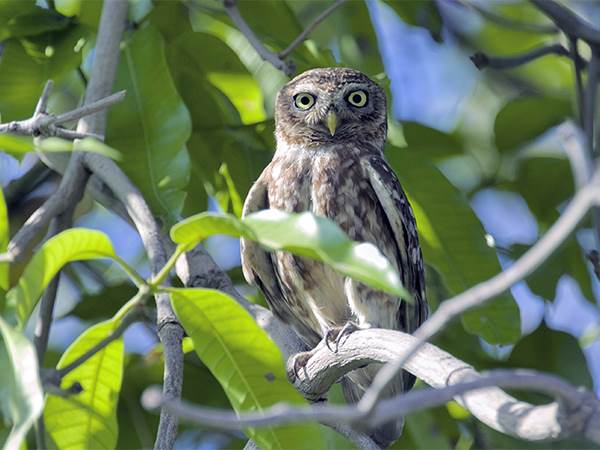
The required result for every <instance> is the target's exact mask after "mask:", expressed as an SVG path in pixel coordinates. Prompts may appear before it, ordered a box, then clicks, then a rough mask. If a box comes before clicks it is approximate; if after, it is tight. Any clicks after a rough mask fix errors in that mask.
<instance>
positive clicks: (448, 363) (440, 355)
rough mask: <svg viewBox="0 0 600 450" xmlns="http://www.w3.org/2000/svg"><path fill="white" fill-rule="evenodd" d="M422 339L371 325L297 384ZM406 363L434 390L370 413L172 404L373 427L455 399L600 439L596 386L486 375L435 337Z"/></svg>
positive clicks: (202, 412)
mask: <svg viewBox="0 0 600 450" xmlns="http://www.w3.org/2000/svg"><path fill="white" fill-rule="evenodd" d="M416 341H417V339H416V338H415V337H413V336H411V335H409V334H406V333H402V332H398V331H392V330H383V329H367V330H359V331H356V332H354V333H352V334H350V335H348V336H347V338H345V339H344V340H343V341H342V343H341V344H340V347H339V350H338V352H337V353H335V352H332V351H331V350H329V348H328V347H327V345H326V344H325V343H324V342H321V343H320V344H319V345H318V346H317V348H316V349H315V350H314V352H313V355H312V356H311V358H310V359H309V360H308V362H307V364H306V366H305V367H304V369H303V370H301V371H300V373H299V378H298V379H297V380H296V383H295V384H296V387H298V388H299V389H300V390H301V392H303V393H307V394H308V395H309V396H310V397H322V395H323V393H324V392H326V391H327V390H328V389H329V388H330V387H331V385H332V384H333V383H334V382H335V381H336V380H338V379H339V378H340V377H341V376H343V375H344V374H346V373H348V372H350V371H352V370H354V369H357V368H359V367H363V366H364V365H366V364H370V363H386V362H388V361H393V360H396V359H397V358H398V357H399V356H400V355H402V354H404V353H405V352H406V351H407V349H409V348H410V347H411V346H412V345H414V343H415V342H416ZM405 369H406V370H408V371H409V372H411V373H413V374H414V375H415V376H417V377H418V378H420V379H422V380H423V381H425V382H426V383H427V384H429V385H431V386H432V387H433V388H434V389H421V390H414V391H410V392H408V393H404V394H401V395H399V396H396V397H394V398H390V399H385V400H381V401H380V402H379V403H378V404H377V406H376V409H375V410H374V413H373V414H372V415H371V416H369V417H366V416H365V415H364V413H363V412H362V411H360V409H359V408H357V407H356V406H355V405H352V406H338V405H322V404H317V405H313V406H311V407H293V406H290V405H274V406H272V407H271V408H268V409H267V410H264V411H262V412H259V413H243V414H239V415H236V414H235V413H234V412H232V411H226V410H215V409H212V408H202V407H198V406H192V405H190V404H188V403H185V402H181V403H176V402H169V401H167V404H168V407H169V408H172V409H173V410H174V411H177V413H178V414H180V415H181V417H182V418H185V419H186V420H189V421H192V422H194V423H201V424H204V425H209V426H212V427H216V428H220V429H228V430H239V429H243V428H246V427H254V426H265V425H278V424H284V423H290V422H302V421H308V420H318V421H321V422H325V423H331V422H332V421H333V422H338V423H350V424H358V425H360V424H363V425H366V426H367V427H373V426H377V425H379V424H381V423H385V422H387V421H389V420H390V419H392V418H397V417H399V416H402V415H405V414H408V413H410V412H413V411H418V410H421V409H424V408H430V407H433V406H437V405H440V404H444V403H446V402H447V401H449V400H451V399H452V398H455V399H456V400H457V401H458V402H459V403H461V404H462V405H464V406H465V407H466V408H467V409H468V410H469V411H471V413H472V414H473V415H474V416H475V417H477V418H478V419H479V420H481V421H482V422H484V423H486V424H487V425H489V426H490V427H492V428H494V429H496V430H498V431H500V432H502V433H506V434H510V435H512V436H515V437H519V438H521V439H526V440H531V441H539V440H547V439H560V438H564V437H567V436H571V435H577V434H579V433H582V434H583V435H584V436H585V437H586V438H587V439H589V440H591V441H593V442H600V430H599V429H598V428H597V425H598V424H599V423H600V402H599V401H598V400H597V399H596V398H595V397H594V395H593V394H592V393H589V392H583V391H579V390H577V389H576V388H574V387H573V386H571V385H570V384H568V383H566V382H565V381H564V380H562V379H560V378H558V377H556V376H553V375H549V374H543V373H539V372H533V371H527V370H500V371H493V372H490V373H488V374H483V375H482V374H479V373H477V372H476V371H475V370H474V369H473V368H472V367H471V366H469V365H468V364H466V363H464V362H463V361H461V360H459V359H457V358H454V357H453V356H452V355H450V354H448V353H446V352H444V351H443V350H440V349H439V348H437V347H436V346H434V345H431V344H426V345H424V346H423V347H422V348H421V349H420V350H419V352H418V353H417V354H416V355H415V357H414V358H413V359H411V360H410V361H409V362H408V363H407V365H406V367H405ZM495 386H504V387H509V388H516V389H528V390H534V391H536V392H542V393H545V394H548V395H550V396H552V397H557V398H558V399H559V402H553V403H549V404H546V405H540V406H535V405H531V404H528V403H525V402H521V401H519V400H517V399H515V398H514V397H512V396H510V395H508V394H506V393H505V392H503V391H502V390H501V389H498V388H497V387H495ZM483 388H485V389H483ZM142 403H143V404H144V406H145V407H147V408H156V406H158V405H159V404H162V403H164V399H162V398H161V395H160V392H159V391H156V390H152V389H151V390H149V391H147V392H146V393H144V396H143V399H142Z"/></svg>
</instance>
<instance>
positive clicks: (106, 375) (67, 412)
mask: <svg viewBox="0 0 600 450" xmlns="http://www.w3.org/2000/svg"><path fill="white" fill-rule="evenodd" d="M117 325H118V323H116V321H114V320H109V321H106V322H101V323H99V324H97V325H94V326H93V327H91V328H89V329H88V330H86V331H85V332H84V333H83V334H82V335H81V336H79V338H77V340H76V341H75V342H73V344H71V346H70V347H69V348H68V349H67V350H66V351H65V353H64V355H63V356H62V358H61V359H60V361H59V363H58V366H57V368H59V369H60V368H61V367H64V366H66V365H68V364H69V363H71V362H72V361H74V360H75V359H77V358H78V357H79V356H81V355H82V354H84V353H85V352H86V351H88V350H89V349H90V348H92V347H93V346H94V345H96V344H97V343H98V342H100V341H101V340H102V339H104V338H105V337H106V336H108V335H110V334H111V333H112V331H113V330H114V328H115V327H116V326H117ZM123 358H124V345H123V339H122V338H120V339H117V340H115V341H113V342H111V343H110V344H108V345H107V346H106V347H105V348H103V349H102V350H100V351H99V352H98V353H96V354H95V355H94V356H92V357H91V358H90V359H88V360H87V361H85V362H84V363H83V364H81V365H80V366H78V367H77V368H75V369H74V370H73V371H71V372H69V373H68V374H67V375H66V376H65V377H64V378H63V380H62V383H61V387H62V388H63V389H67V388H69V387H70V386H71V385H72V384H73V383H75V382H78V383H80V384H81V387H82V388H83V391H82V392H81V393H79V394H76V395H71V396H68V397H58V396H54V395H50V396H48V400H47V402H46V407H45V409H44V421H45V422H46V430H47V432H48V434H49V436H50V437H51V438H52V440H53V441H54V443H55V444H56V446H57V447H58V448H60V449H61V450H76V449H81V450H86V449H92V448H102V449H114V448H116V444H117V437H118V434H119V430H118V424H117V403H118V399H119V392H120V390H121V380H122V378H123Z"/></svg>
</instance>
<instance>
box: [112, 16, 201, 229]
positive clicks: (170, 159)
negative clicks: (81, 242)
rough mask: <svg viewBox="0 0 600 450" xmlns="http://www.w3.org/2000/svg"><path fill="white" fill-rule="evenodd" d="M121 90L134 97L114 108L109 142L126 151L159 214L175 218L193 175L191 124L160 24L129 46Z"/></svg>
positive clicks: (126, 163)
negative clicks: (189, 147)
mask: <svg viewBox="0 0 600 450" xmlns="http://www.w3.org/2000/svg"><path fill="white" fill-rule="evenodd" d="M120 89H126V90H127V94H128V95H127V97H126V99H125V101H123V102H121V103H119V104H118V105H116V106H115V107H113V108H111V110H110V113H109V119H108V131H107V133H106V135H107V137H108V138H109V139H108V144H109V145H111V146H112V147H114V148H121V149H125V151H124V158H123V161H122V162H121V164H120V165H121V167H122V168H123V169H124V170H125V172H126V173H127V175H129V177H130V178H131V179H132V180H133V181H134V183H135V184H136V185H137V186H138V187H139V188H140V189H141V190H142V192H143V193H144V196H145V198H146V200H148V202H149V203H150V206H151V207H152V209H153V210H154V212H155V213H157V214H159V215H161V216H163V217H165V218H167V220H168V221H174V220H176V218H177V216H178V215H179V213H180V212H181V208H182V207H183V201H184V198H185V192H184V191H183V189H184V188H185V186H186V185H187V182H188V178H189V157H188V153H187V150H186V148H185V143H186V141H187V139H188V137H189V135H190V131H191V123H190V115H189V113H188V110H187V108H186V107H185V104H184V103H183V101H182V100H181V98H180V97H179V95H178V94H177V91H176V90H175V87H174V85H173V81H172V79H171V76H170V74H169V69H168V67H167V63H166V60H165V53H164V43H163V39H162V37H161V35H160V33H159V32H158V31H157V30H156V29H155V28H153V27H151V26H148V27H146V28H143V29H141V30H138V31H137V32H136V33H135V34H134V35H133V38H132V39H131V41H129V42H127V44H126V45H125V47H124V49H123V51H122V52H121V64H120V65H119V70H118V75H117V81H116V83H115V90H120ZM157 89H160V90H159V91H158V92H157Z"/></svg>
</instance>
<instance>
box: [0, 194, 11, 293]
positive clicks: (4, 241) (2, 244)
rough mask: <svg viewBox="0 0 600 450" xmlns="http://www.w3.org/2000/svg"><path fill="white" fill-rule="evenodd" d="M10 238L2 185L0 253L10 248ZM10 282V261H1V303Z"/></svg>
mask: <svg viewBox="0 0 600 450" xmlns="http://www.w3.org/2000/svg"><path fill="white" fill-rule="evenodd" d="M9 239H10V232H9V223H8V211H7V209H6V202H5V200H4V192H3V191H2V187H1V186H0V253H4V252H5V251H6V249H7V248H8V241H9ZM9 282H10V281H9V272H8V263H0V304H3V303H4V300H3V297H4V292H6V291H7V290H8V287H9Z"/></svg>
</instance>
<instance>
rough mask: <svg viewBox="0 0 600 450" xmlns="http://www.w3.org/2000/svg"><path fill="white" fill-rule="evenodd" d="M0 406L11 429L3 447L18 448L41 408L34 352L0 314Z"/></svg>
mask: <svg viewBox="0 0 600 450" xmlns="http://www.w3.org/2000/svg"><path fill="white" fill-rule="evenodd" d="M0 333H1V336H2V339H1V342H0V367H1V368H2V370H0V407H1V409H2V414H3V415H4V418H5V420H7V421H9V422H11V423H12V430H11V432H10V434H9V436H8V438H7V440H6V441H5V442H4V446H3V448H4V449H5V450H17V449H19V448H21V443H22V441H23V440H24V438H25V435H26V433H27V431H28V430H29V428H31V426H32V425H33V423H34V422H35V420H36V419H37V418H38V416H39V415H40V414H41V412H42V409H43V408H44V392H43V390H42V384H41V382H40V379H39V375H38V373H39V372H38V364H37V355H36V352H35V348H34V347H33V345H32V344H31V342H29V340H28V339H27V338H26V337H25V336H24V335H23V334H21V333H20V332H19V331H17V330H15V329H13V328H12V327H10V326H9V325H8V324H7V323H6V322H5V321H4V319H2V318H1V317H0Z"/></svg>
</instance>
